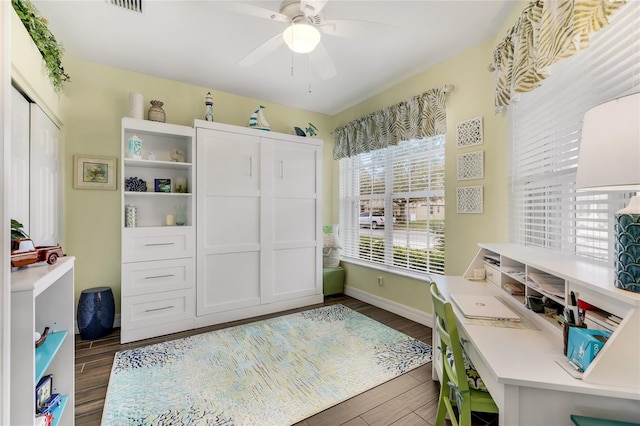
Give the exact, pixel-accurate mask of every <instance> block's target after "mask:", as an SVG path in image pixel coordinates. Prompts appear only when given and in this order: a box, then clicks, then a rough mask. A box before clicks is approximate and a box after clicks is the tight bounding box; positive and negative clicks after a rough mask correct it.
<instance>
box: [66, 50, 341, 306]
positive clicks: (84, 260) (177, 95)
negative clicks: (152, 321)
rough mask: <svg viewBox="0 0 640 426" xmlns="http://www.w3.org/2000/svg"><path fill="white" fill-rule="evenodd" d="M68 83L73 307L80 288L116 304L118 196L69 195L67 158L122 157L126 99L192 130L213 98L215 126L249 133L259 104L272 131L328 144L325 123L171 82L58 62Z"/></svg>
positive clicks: (327, 201)
mask: <svg viewBox="0 0 640 426" xmlns="http://www.w3.org/2000/svg"><path fill="white" fill-rule="evenodd" d="M64 65H65V70H67V72H68V73H69V75H70V76H71V78H72V80H71V82H70V83H68V84H67V85H66V88H65V94H66V96H65V97H64V99H63V101H62V107H63V116H64V124H65V126H64V134H63V137H64V140H65V145H66V147H65V151H66V157H65V163H66V164H67V165H69V166H67V167H65V169H64V181H65V183H64V187H65V190H66V193H67V196H66V201H65V218H64V220H65V224H64V226H65V229H66V232H65V238H64V241H63V247H64V249H65V252H66V253H68V254H71V255H74V256H76V258H77V261H76V275H75V279H76V281H75V282H76V286H75V291H76V300H77V298H78V297H79V295H80V292H81V291H82V290H84V289H87V288H91V287H96V286H110V287H112V288H113V290H114V295H115V298H116V301H117V304H118V307H117V310H118V311H119V300H120V214H121V212H120V195H119V190H120V188H119V187H118V191H101V190H86V189H85V190H81V189H73V167H72V166H71V165H72V164H73V163H72V162H73V155H74V154H93V155H104V156H111V157H118V158H119V157H120V143H121V142H120V121H121V118H122V117H126V116H127V115H128V114H129V92H139V93H142V94H143V96H144V98H145V102H146V105H147V107H145V117H146V111H147V110H148V107H150V106H151V105H150V104H149V101H150V100H151V99H159V100H161V101H163V102H164V106H163V109H164V110H165V113H166V116H167V122H168V123H173V124H181V125H186V126H193V120H194V118H199V119H202V118H204V113H205V106H204V100H205V96H206V94H207V92H208V91H212V94H213V101H214V120H215V121H217V122H222V123H227V124H234V125H239V126H247V125H248V122H249V116H250V115H251V113H252V112H253V111H255V110H256V109H257V107H258V105H260V104H262V105H265V107H266V109H265V116H266V117H267V120H268V121H269V124H270V125H271V129H272V131H277V132H281V133H290V131H291V129H293V127H294V126H299V127H306V126H307V123H309V122H311V123H313V124H314V125H315V126H316V127H317V128H318V129H319V134H318V136H317V137H318V138H322V139H324V140H325V141H329V140H330V136H329V133H330V131H331V130H332V129H333V128H332V127H331V125H330V123H331V119H330V117H328V116H326V115H323V114H318V113H313V112H308V111H302V110H297V109H294V108H289V107H285V106H282V105H277V104H271V103H268V102H267V103H265V102H263V101H261V100H257V99H250V98H246V97H241V96H237V95H233V94H229V93H224V92H219V91H216V90H215V88H205V87H198V86H193V85H189V84H185V83H180V82H176V81H171V80H166V79H161V78H156V77H152V76H149V75H144V74H138V73H133V72H130V71H125V70H121V69H115V68H110V67H106V66H102V65H98V64H95V63H90V62H85V61H80V60H77V59H74V58H71V57H65V59H64ZM324 157H325V158H324V164H325V170H324V171H323V186H324V187H325V188H332V186H333V183H332V179H333V173H332V167H333V164H332V161H331V160H330V158H331V143H326V144H325V149H324ZM331 195H332V191H330V190H329V191H324V193H323V217H324V218H326V220H329V219H330V217H331V209H332V205H333V200H332V198H331Z"/></svg>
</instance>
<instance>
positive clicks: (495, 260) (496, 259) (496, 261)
mask: <svg viewBox="0 0 640 426" xmlns="http://www.w3.org/2000/svg"><path fill="white" fill-rule="evenodd" d="M484 261H485V262H486V263H489V264H490V265H495V266H500V256H492V255H490V254H485V255H484Z"/></svg>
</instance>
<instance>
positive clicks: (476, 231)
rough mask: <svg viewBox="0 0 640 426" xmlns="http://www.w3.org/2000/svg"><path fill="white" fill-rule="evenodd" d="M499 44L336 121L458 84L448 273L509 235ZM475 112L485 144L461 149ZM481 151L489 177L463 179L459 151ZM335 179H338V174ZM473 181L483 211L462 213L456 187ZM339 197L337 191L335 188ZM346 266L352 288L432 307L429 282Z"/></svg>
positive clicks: (453, 107)
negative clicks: (497, 93) (464, 126)
mask: <svg viewBox="0 0 640 426" xmlns="http://www.w3.org/2000/svg"><path fill="white" fill-rule="evenodd" d="M494 46H495V43H494V42H487V43H484V44H481V45H479V46H476V47H474V48H472V49H470V50H468V51H466V52H464V53H462V54H460V55H458V56H455V57H454V58H452V59H450V60H448V61H446V62H444V63H442V64H440V65H438V66H435V67H433V68H431V69H429V70H427V71H426V72H424V73H421V74H419V75H417V76H415V77H413V78H410V79H408V80H406V81H404V82H402V83H401V84H398V85H397V86H394V87H392V88H390V89H389V90H386V91H384V92H383V93H381V94H379V95H376V96H373V97H372V98H370V99H368V100H366V101H365V102H362V103H360V104H358V105H355V106H353V107H351V108H349V109H347V110H346V111H343V112H342V113H340V114H338V115H337V116H336V117H335V123H336V125H342V124H344V123H347V122H349V121H351V120H353V119H355V118H358V117H361V116H363V115H365V114H367V113H370V112H373V111H376V110H379V109H381V108H384V107H386V106H389V105H392V104H395V103H397V102H400V101H402V100H404V99H407V98H410V97H412V96H414V95H417V94H419V93H422V92H424V91H426V90H429V89H431V88H434V87H440V86H443V85H445V84H452V85H454V86H455V89H454V90H453V92H452V93H450V94H449V97H448V101H447V129H448V130H447V134H446V140H447V142H446V148H445V157H446V160H445V161H446V165H445V168H446V176H445V203H446V206H447V207H446V229H445V241H446V243H445V245H446V254H445V256H446V258H445V273H446V274H448V275H461V274H463V273H464V271H465V269H466V267H467V266H468V264H469V263H470V261H471V260H472V259H473V256H474V255H475V254H476V252H477V251H478V247H477V244H478V243H479V242H503V241H507V239H508V222H509V218H508V199H509V198H508V195H509V180H508V149H507V123H506V117H505V116H504V115H496V114H494V108H493V73H491V72H489V71H488V69H487V67H488V65H489V63H490V60H491V51H492V50H493V47H494ZM475 117H482V119H483V130H484V132H483V133H484V138H483V139H484V144H482V145H477V146H473V147H469V148H465V149H458V148H457V146H456V124H457V123H459V122H461V121H466V120H468V119H472V118H475ZM476 150H483V151H484V179H476V180H467V181H458V180H457V155H458V154H460V153H466V152H472V151H476ZM334 179H335V180H338V175H336V176H334ZM471 185H482V186H483V187H484V213H483V214H458V213H457V212H456V210H457V209H456V188H457V187H459V186H471ZM336 196H337V193H334V197H336ZM336 205H337V202H336ZM334 214H336V212H335V211H334ZM345 269H346V277H347V278H346V281H347V285H348V286H350V287H353V288H356V289H359V290H362V291H365V292H368V293H371V294H372V295H374V296H377V297H381V298H384V299H388V300H391V301H393V302H396V303H400V304H403V305H406V306H409V307H412V308H416V309H421V310H426V311H429V310H430V308H429V309H426V308H425V307H426V306H427V305H429V304H428V303H427V293H426V287H425V286H424V283H423V282H422V281H420V280H412V279H409V278H405V277H400V276H398V275H395V274H392V273H388V272H383V271H380V270H375V269H373V270H372V269H368V268H364V267H361V266H356V265H352V264H345ZM378 276H383V277H384V285H383V286H382V287H380V286H379V285H378V284H377V277H378Z"/></svg>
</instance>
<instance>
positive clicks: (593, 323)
mask: <svg viewBox="0 0 640 426" xmlns="http://www.w3.org/2000/svg"><path fill="white" fill-rule="evenodd" d="M612 317H613V318H615V319H612ZM616 320H618V321H622V318H620V317H617V316H615V315H612V314H610V313H608V312H606V311H603V310H601V309H590V310H587V311H586V312H585V322H586V323H587V325H588V326H589V328H595V329H604V330H607V331H611V332H613V331H615V329H616V327H618V325H619V324H620V322H616Z"/></svg>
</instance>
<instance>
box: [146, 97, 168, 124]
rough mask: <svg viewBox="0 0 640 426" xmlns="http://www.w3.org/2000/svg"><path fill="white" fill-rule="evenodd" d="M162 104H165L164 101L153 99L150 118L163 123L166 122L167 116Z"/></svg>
mask: <svg viewBox="0 0 640 426" xmlns="http://www.w3.org/2000/svg"><path fill="white" fill-rule="evenodd" d="M162 105H164V102H162V101H156V100H153V101H151V108H149V120H151V121H159V122H161V123H164V122H165V119H166V116H165V114H164V110H163V109H162Z"/></svg>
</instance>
